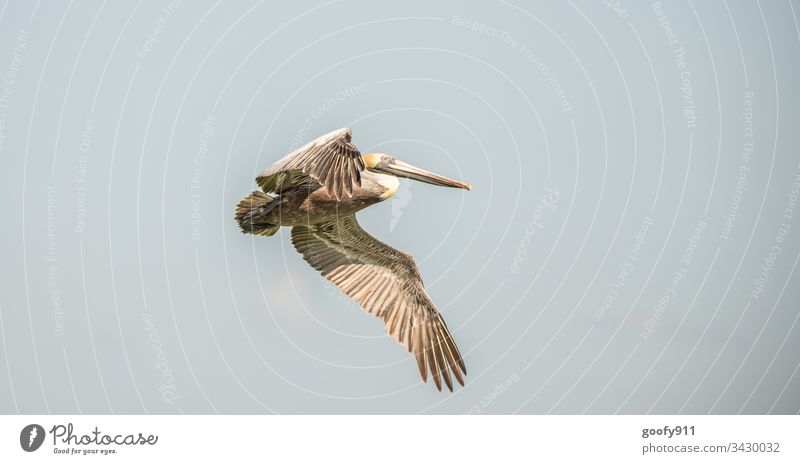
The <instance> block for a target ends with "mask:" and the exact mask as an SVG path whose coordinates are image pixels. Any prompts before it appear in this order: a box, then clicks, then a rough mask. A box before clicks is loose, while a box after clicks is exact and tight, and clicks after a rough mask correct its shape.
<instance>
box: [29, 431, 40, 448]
mask: <svg viewBox="0 0 800 464" xmlns="http://www.w3.org/2000/svg"><path fill="white" fill-rule="evenodd" d="M36 435H39V427H36V426H34V427H33V428H32V429H31V439H30V441H29V442H28V446H29V447H30V446H31V445H33V440H35V439H36Z"/></svg>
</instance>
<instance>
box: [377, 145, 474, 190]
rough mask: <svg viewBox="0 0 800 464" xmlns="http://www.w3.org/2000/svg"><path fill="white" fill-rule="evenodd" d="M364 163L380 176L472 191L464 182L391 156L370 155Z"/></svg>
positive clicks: (381, 154)
mask: <svg viewBox="0 0 800 464" xmlns="http://www.w3.org/2000/svg"><path fill="white" fill-rule="evenodd" d="M364 161H365V164H366V166H367V168H368V169H370V170H371V171H374V172H379V173H381V174H389V175H391V176H397V177H405V178H407V179H413V180H418V181H421V182H426V183H428V184H433V185H441V186H443V187H455V188H462V189H466V190H472V186H471V185H469V184H467V183H465V182H459V181H457V180H453V179H448V178H447V177H444V176H440V175H438V174H434V173H432V172H429V171H426V170H424V169H420V168H418V167H416V166H412V165H410V164H408V163H404V162H402V161H400V160H397V159H394V158H392V157H391V156H388V155H384V154H383V153H370V154H368V155H366V156H365V157H364Z"/></svg>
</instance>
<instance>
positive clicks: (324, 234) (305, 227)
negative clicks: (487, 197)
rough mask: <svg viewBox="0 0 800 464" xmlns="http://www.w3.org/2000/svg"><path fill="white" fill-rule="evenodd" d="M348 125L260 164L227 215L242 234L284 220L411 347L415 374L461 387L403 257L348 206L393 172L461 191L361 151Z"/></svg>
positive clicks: (383, 186) (389, 182)
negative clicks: (253, 184) (251, 187)
mask: <svg viewBox="0 0 800 464" xmlns="http://www.w3.org/2000/svg"><path fill="white" fill-rule="evenodd" d="M350 139H351V132H350V129H340V130H338V131H334V132H331V133H329V134H326V135H323V136H322V137H319V138H318V139H316V140H314V141H312V142H310V143H309V144H307V145H305V146H304V147H302V148H300V149H298V150H296V151H294V152H292V153H290V154H289V155H288V156H286V157H284V158H283V159H281V160H280V161H278V162H277V163H275V164H273V165H271V166H270V167H268V168H267V169H266V170H264V172H262V173H261V174H260V175H259V176H258V177H257V178H256V181H257V183H258V184H259V186H260V187H261V189H262V191H255V192H253V193H251V194H250V195H248V196H247V197H245V198H244V199H242V201H241V202H239V204H238V205H237V208H236V220H237V222H238V223H239V226H240V227H241V229H242V231H243V232H246V233H252V234H255V235H264V236H270V235H273V234H274V233H275V232H277V230H278V229H279V228H280V227H281V226H290V227H292V243H293V245H294V246H295V248H296V249H297V251H299V252H300V253H301V254H302V255H303V258H304V259H305V260H306V261H307V262H308V263H309V264H310V265H311V266H312V267H314V268H315V269H317V270H318V271H320V272H321V273H322V275H323V276H325V277H326V278H327V279H328V280H330V281H331V282H333V283H334V284H335V285H337V286H338V287H339V288H340V289H341V290H342V291H343V292H345V293H346V294H347V295H348V296H349V297H351V298H352V299H354V300H355V301H357V302H358V303H359V304H360V305H361V306H362V308H364V309H365V310H366V311H368V312H369V313H371V314H373V315H375V316H378V317H380V318H382V319H383V321H384V324H385V325H386V330H387V332H388V333H389V335H391V336H392V337H393V338H395V340H397V341H398V342H399V343H401V344H402V345H403V346H405V347H406V349H408V350H409V351H410V352H412V353H413V354H414V355H415V357H416V359H417V364H418V366H419V370H420V374H421V375H422V378H423V380H427V375H428V371H430V373H431V375H432V376H433V378H434V382H435V383H436V386H437V388H439V389H441V381H442V380H443V381H444V383H445V384H446V385H447V386H448V388H450V389H451V390H452V382H451V379H450V373H452V374H453V375H455V377H456V379H457V380H458V381H459V382H460V383H461V384H462V385H463V383H464V382H463V376H462V374H466V368H465V366H464V361H463V360H462V358H461V354H460V353H459V351H458V348H457V347H456V345H455V342H454V341H453V338H452V336H451V334H450V332H449V331H448V329H447V325H446V324H445V323H444V320H443V319H442V317H441V315H440V314H439V312H438V311H437V310H436V307H435V305H434V304H433V302H432V301H431V299H430V297H429V296H428V294H427V292H426V291H425V288H424V287H423V284H422V279H421V277H420V274H419V270H418V269H417V267H416V265H415V264H414V260H413V258H411V256H409V255H407V254H405V253H402V252H400V251H397V250H395V249H394V248H392V247H390V246H388V245H386V244H384V243H383V242H381V241H379V240H377V239H375V238H374V237H372V236H371V235H369V234H368V233H367V232H365V231H364V230H363V229H362V228H361V226H359V224H358V222H357V221H356V218H355V214H356V213H357V212H358V211H360V210H362V209H364V208H366V207H368V206H370V205H373V204H375V203H379V202H381V201H384V200H386V199H388V198H390V197H391V196H392V195H394V193H395V192H396V191H397V188H398V186H399V179H398V178H397V176H402V177H408V178H412V179H417V180H422V181H424V182H428V183H432V184H435V185H444V186H450V187H459V188H466V189H469V188H470V187H469V185H468V184H463V183H461V182H457V181H453V180H450V179H447V178H444V177H441V176H438V175H436V174H433V173H429V172H427V171H423V170H421V169H419V168H415V167H413V166H410V165H408V164H405V163H403V162H401V161H398V160H395V159H394V158H391V157H389V156H387V155H384V154H382V153H372V154H368V155H366V156H364V157H363V158H362V157H361V155H360V153H359V152H358V150H357V149H356V148H355V146H353V145H352V144H351V143H350Z"/></svg>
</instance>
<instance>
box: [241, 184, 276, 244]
mask: <svg viewBox="0 0 800 464" xmlns="http://www.w3.org/2000/svg"><path fill="white" fill-rule="evenodd" d="M273 201H275V199H274V198H272V197H271V196H269V195H267V194H266V193H264V192H259V191H255V192H253V193H251V194H250V195H247V196H246V197H244V198H242V201H240V202H239V204H238V205H236V216H235V217H236V222H237V223H239V228H240V229H242V232H243V233H245V234H253V235H263V236H267V237H269V236H270V235H274V234H275V232H277V231H278V229H280V228H281V226H279V225H275V224H266V223H263V222H259V217H260V216H262V215H264V214H266V213H268V212H269V210H270V209H271V207H272V206H273V205H272V202H273Z"/></svg>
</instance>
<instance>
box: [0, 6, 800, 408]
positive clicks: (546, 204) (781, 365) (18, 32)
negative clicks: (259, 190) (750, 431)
mask: <svg viewBox="0 0 800 464" xmlns="http://www.w3.org/2000/svg"><path fill="white" fill-rule="evenodd" d="M798 9H800V5H798V4H797V2H792V1H777V2H725V1H711V2H699V1H665V2H661V3H658V2H655V3H650V2H633V1H625V0H622V1H619V2H599V1H595V2H585V1H581V2H547V3H545V2H521V1H511V2H507V1H487V2H480V3H478V2H474V3H469V4H464V2H457V1H445V2H429V1H411V2H385V3H384V2H382V3H380V4H379V3H378V2H368V1H350V0H343V1H330V2H327V3H322V2H282V3H276V2H256V1H245V2H228V3H226V4H225V5H223V4H222V3H221V2H213V1H192V2H188V1H183V2H181V1H180V0H174V1H172V2H167V1H164V2H156V1H141V2H138V3H137V2H104V1H103V2H101V1H86V2H41V3H40V2H27V1H22V0H11V1H8V2H4V3H3V4H2V6H0V78H2V79H3V80H2V81H1V82H0V131H1V132H0V159H2V163H3V169H2V170H0V176H2V178H1V179H0V183H2V188H3V198H4V199H5V201H4V202H3V206H2V217H3V220H4V223H3V224H4V227H2V228H1V229H0V256H2V259H0V273H1V275H2V287H1V288H2V291H0V339H1V340H2V345H0V347H1V348H2V352H3V356H0V412H3V413H29V414H38V413H77V412H82V413H180V412H183V413H214V412H220V413H272V412H275V413H456V414H460V413H483V414H494V413H525V414H542V413H615V412H618V413H700V414H703V413H767V412H769V413H791V414H794V413H797V412H798V410H800V394H798V393H800V375H799V374H798V366H800V357H799V356H798V353H800V327H798V324H797V322H798V317H800V304H798V303H799V302H800V286H798V281H799V279H798V273H797V272H796V266H797V262H798V256H800V207H797V206H796V201H797V195H798V190H800V156H799V155H798V150H797V147H798V141H799V140H798V138H800V131H798V130H797V129H798V127H799V124H798V123H799V122H800V117H799V116H800V114H799V113H798V111H799V110H798V107H800V101H798V97H800V95H799V94H798V91H797V82H800V69H799V68H798V66H800V60H798V56H800V30H798V20H797V12H798ZM340 127H351V128H352V129H353V134H354V142H355V143H356V145H357V146H358V147H359V148H360V149H361V151H362V152H368V151H376V150H377V151H383V152H387V153H391V154H393V155H395V156H397V157H398V158H399V159H402V160H405V161H407V162H410V163H413V164H415V165H417V166H420V167H423V168H425V169H429V170H431V171H435V172H438V173H441V174H444V175H447V176H450V177H454V178H458V179H463V180H465V181H467V182H470V183H471V184H472V185H473V187H474V188H473V190H472V191H471V192H466V191H455V190H450V189H441V188H436V187H433V186H430V185H426V184H418V183H408V182H404V183H403V184H402V187H401V189H400V191H399V193H398V194H397V196H396V197H395V198H394V199H393V200H391V201H389V202H386V203H383V204H380V205H377V206H374V207H372V208H370V209H369V210H367V211H364V212H362V213H361V214H360V215H359V220H360V221H361V223H362V225H363V226H364V228H365V229H367V230H368V231H370V232H371V233H373V234H374V235H375V236H376V237H378V238H379V239H381V240H384V241H386V242H388V243H389V244H391V245H393V246H395V247H396V248H399V249H400V250H403V251H405V252H408V253H410V254H412V255H413V256H414V257H415V258H416V260H417V263H418V265H419V266H420V268H421V271H422V275H423V278H424V280H425V282H426V286H427V288H428V290H429V293H430V294H431V296H432V298H433V300H434V301H435V302H436V303H437V305H438V307H439V308H440V310H441V311H442V312H443V313H444V317H445V319H446V321H447V323H448V325H449V327H450V329H451V330H452V332H453V334H454V337H455V339H456V341H457V343H458V345H459V347H460V349H461V351H462V353H463V354H464V357H465V361H466V364H467V368H468V376H467V378H466V382H467V384H466V387H464V388H459V389H457V391H456V392H455V393H452V394H451V393H444V392H441V393H440V392H437V391H436V390H435V388H434V387H433V386H432V384H428V385H424V384H422V383H421V380H420V379H419V376H418V372H417V367H416V364H415V361H414V360H413V359H412V358H411V357H410V356H409V355H408V354H407V353H406V352H405V350H404V349H403V348H402V347H401V346H399V345H398V344H396V343H395V342H394V341H392V340H391V339H390V338H388V337H387V336H385V332H384V328H383V325H382V323H381V322H380V321H379V320H377V319H376V318H373V317H372V316H370V315H368V314H366V313H364V312H362V311H361V310H360V309H358V307H357V306H356V305H355V304H353V303H351V302H350V301H349V300H347V299H346V298H344V297H343V295H342V294H341V293H340V292H339V291H338V290H336V289H334V288H333V287H331V286H330V284H327V283H326V282H325V281H324V280H323V279H321V278H320V277H319V276H318V275H317V274H316V272H315V271H313V270H312V269H311V268H310V267H308V266H307V265H306V264H305V262H304V261H303V260H302V258H301V257H300V256H299V255H298V254H297V253H296V252H295V251H294V249H293V248H292V247H291V244H290V242H289V236H288V230H283V231H281V232H280V233H279V234H277V235H275V236H274V237H271V238H262V237H255V238H254V237H252V236H245V235H242V234H241V233H240V232H239V231H238V229H237V227H236V224H235V223H234V221H233V208H234V206H235V204H236V203H237V201H238V200H239V199H240V198H241V197H242V196H244V195H246V194H247V193H248V192H250V191H251V190H252V189H253V188H254V187H255V183H254V181H253V178H254V176H255V175H256V173H258V172H259V171H260V170H262V169H263V168H264V167H266V166H267V165H269V164H271V163H272V162H274V161H276V160H277V159H279V158H280V157H282V156H283V155H284V154H285V153H287V152H288V151H290V150H291V149H292V148H295V147H296V146H298V145H299V144H301V143H304V142H306V141H308V140H310V139H312V138H314V137H316V136H318V135H320V134H323V133H325V132H328V131H330V130H333V129H337V128H340Z"/></svg>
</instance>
